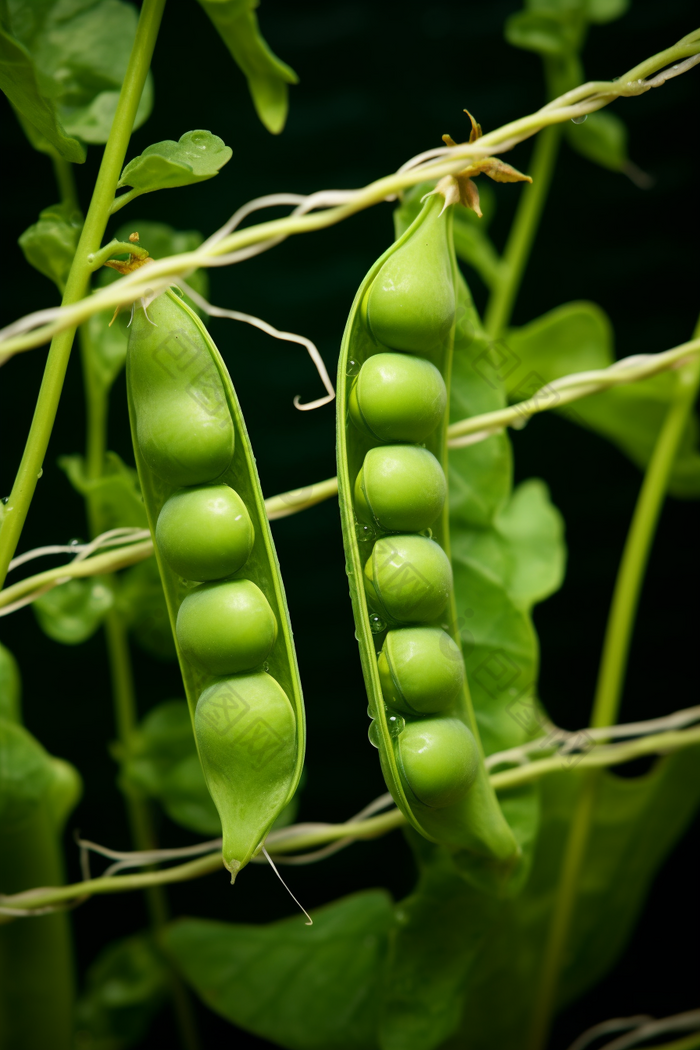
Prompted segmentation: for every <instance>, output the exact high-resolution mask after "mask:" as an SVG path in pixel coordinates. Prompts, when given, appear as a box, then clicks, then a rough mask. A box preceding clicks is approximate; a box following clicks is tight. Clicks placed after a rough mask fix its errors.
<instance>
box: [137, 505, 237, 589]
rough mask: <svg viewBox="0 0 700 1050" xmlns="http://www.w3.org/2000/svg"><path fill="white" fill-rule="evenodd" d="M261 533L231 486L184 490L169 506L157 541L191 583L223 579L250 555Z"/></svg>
mask: <svg viewBox="0 0 700 1050" xmlns="http://www.w3.org/2000/svg"><path fill="white" fill-rule="evenodd" d="M254 540H255V530H254V529H253V523H252V521H251V520H250V514H249V513H248V511H247V509H246V506H245V503H244V502H243V500H242V499H241V497H240V496H239V495H238V493H237V492H235V491H234V489H232V488H229V486H228V485H205V486H202V487H201V488H193V489H180V490H179V491H178V492H174V493H173V494H172V496H170V498H169V499H168V500H166V502H165V504H164V505H163V509H162V510H161V512H160V514H159V515H158V523H157V525H156V542H157V544H158V547H159V548H160V551H161V553H162V554H163V557H164V558H165V559H166V561H167V562H168V564H169V565H170V567H171V569H172V570H173V572H176V573H177V574H178V575H179V576H183V577H184V578H185V579H186V580H198V581H203V580H220V579H222V578H223V577H224V576H230V575H231V574H232V573H234V572H237V571H238V570H239V569H240V568H241V567H242V566H243V565H245V563H246V561H247V560H248V558H249V556H250V552H251V550H252V549H253V542H254Z"/></svg>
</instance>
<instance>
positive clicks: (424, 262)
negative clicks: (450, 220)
mask: <svg viewBox="0 0 700 1050" xmlns="http://www.w3.org/2000/svg"><path fill="white" fill-rule="evenodd" d="M454 319H455V289H454V276H453V271H452V250H451V245H450V241H449V229H448V225H447V223H446V222H445V221H443V220H442V219H441V217H440V210H439V208H431V209H430V210H429V211H428V212H427V213H426V215H425V218H424V220H423V222H422V224H421V227H420V229H419V230H417V231H416V235H415V236H413V237H409V238H408V239H407V240H405V241H404V242H403V244H401V245H400V247H398V248H397V249H396V250H395V251H394V252H392V253H391V254H390V255H389V258H388V259H387V260H386V262H385V263H384V265H383V266H382V268H381V269H380V271H379V273H378V274H377V276H376V277H375V279H374V281H373V283H372V288H371V291H370V293H369V300H368V303H367V323H368V325H369V327H370V329H371V331H372V335H373V336H374V338H375V339H376V340H378V342H380V343H384V345H385V346H388V347H391V349H392V350H408V351H412V352H415V353H431V352H432V351H436V350H441V349H442V347H443V346H444V344H445V343H446V342H447V340H448V339H449V336H450V330H451V328H452V326H453V324H454Z"/></svg>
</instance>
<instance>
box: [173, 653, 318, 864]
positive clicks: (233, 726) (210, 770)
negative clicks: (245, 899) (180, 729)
mask: <svg viewBox="0 0 700 1050" xmlns="http://www.w3.org/2000/svg"><path fill="white" fill-rule="evenodd" d="M194 732H195V737H196V739H197V747H198V749H199V755H200V759H201V762H202V768H203V770H204V776H205V779H206V782H207V787H208V788H209V791H210V793H211V796H212V798H213V799H214V802H215V803H216V808H217V809H218V811H219V816H220V817H221V826H222V831H223V836H224V843H223V857H224V862H225V863H226V866H227V867H228V869H229V871H230V872H231V874H232V876H234V877H235V875H236V874H237V872H238V870H239V869H240V868H242V867H243V866H244V865H245V864H247V863H248V861H249V860H250V858H251V856H253V855H254V854H255V852H256V851H257V849H258V848H259V846H260V844H261V839H260V838H259V836H255V835H253V836H252V837H251V829H254V828H265V827H266V825H267V824H268V823H269V819H270V818H269V814H270V813H271V812H279V811H280V810H281V809H282V808H283V807H284V806H285V804H286V803H287V801H288V797H289V784H290V780H291V778H292V777H293V774H294V767H295V761H296V753H297V735H298V733H297V725H296V719H295V715H294V710H293V709H292V705H291V704H290V702H289V699H288V697H287V694H286V693H285V692H284V690H283V689H282V687H281V686H280V685H279V684H278V683H277V682H276V681H275V679H274V678H272V677H271V676H270V675H269V674H265V673H264V672H262V671H261V672H258V673H256V674H247V675H235V676H232V677H228V678H224V679H222V680H220V681H218V682H215V683H214V685H211V686H209V688H208V689H205V690H204V692H203V693H202V695H201V696H200V698H199V700H198V702H197V707H196V710H195V715H194Z"/></svg>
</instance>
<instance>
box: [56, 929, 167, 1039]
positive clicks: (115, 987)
mask: <svg viewBox="0 0 700 1050" xmlns="http://www.w3.org/2000/svg"><path fill="white" fill-rule="evenodd" d="M167 990H168V976H167V968H166V965H165V963H164V961H163V958H162V956H161V955H160V954H159V953H158V951H157V949H156V947H155V945H154V944H153V943H152V940H151V938H150V936H149V935H148V934H146V933H139V934H136V935H135V936H133V937H127V938H124V939H123V940H118V941H113V942H112V944H109V945H108V946H107V947H106V948H105V949H104V950H103V951H102V952H100V954H99V955H98V956H97V958H96V959H95V960H94V962H93V963H92V964H91V966H90V967H89V969H88V971H87V974H86V980H85V988H84V990H83V993H82V995H81V996H80V998H79V999H78V1003H77V1006H76V1027H77V1030H78V1031H79V1032H80V1046H81V1047H85V1048H86V1050H121V1048H125V1047H128V1046H134V1045H135V1044H136V1043H140V1042H141V1040H142V1039H143V1038H144V1037H145V1035H146V1034H147V1032H148V1028H149V1025H150V1023H151V1020H152V1019H153V1017H154V1015H155V1013H156V1012H157V1010H158V1009H159V1008H160V1006H161V1005H162V1003H163V1001H164V999H165V996H166V995H167Z"/></svg>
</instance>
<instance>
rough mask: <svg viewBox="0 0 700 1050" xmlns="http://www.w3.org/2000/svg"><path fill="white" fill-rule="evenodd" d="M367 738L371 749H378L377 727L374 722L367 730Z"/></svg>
mask: <svg viewBox="0 0 700 1050" xmlns="http://www.w3.org/2000/svg"><path fill="white" fill-rule="evenodd" d="M367 736H368V737H369V742H370V744H371V745H372V747H379V737H380V734H379V726H378V725H377V723H376V722H372V723H371V725H370V727H369V729H368V730H367Z"/></svg>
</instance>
